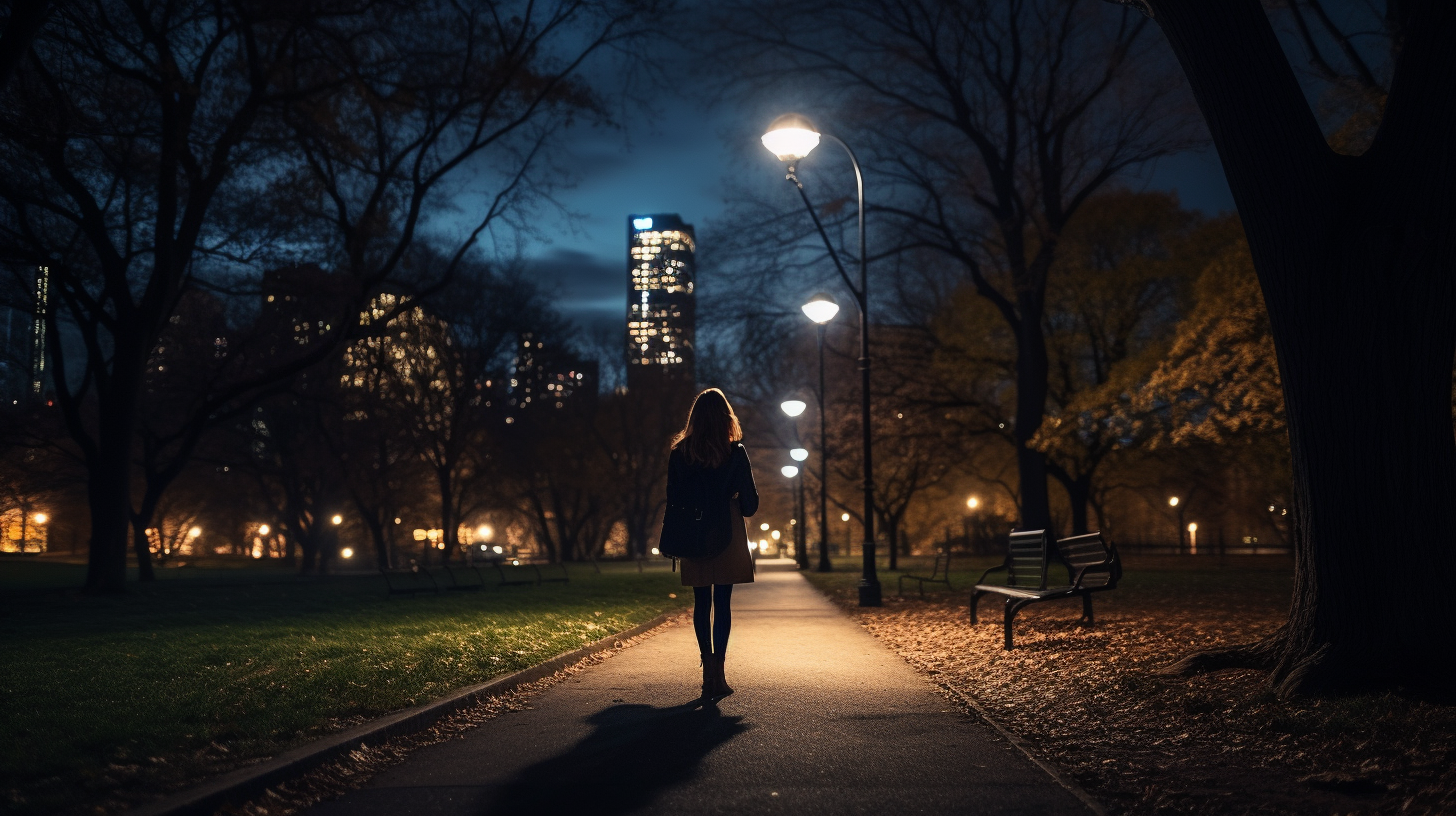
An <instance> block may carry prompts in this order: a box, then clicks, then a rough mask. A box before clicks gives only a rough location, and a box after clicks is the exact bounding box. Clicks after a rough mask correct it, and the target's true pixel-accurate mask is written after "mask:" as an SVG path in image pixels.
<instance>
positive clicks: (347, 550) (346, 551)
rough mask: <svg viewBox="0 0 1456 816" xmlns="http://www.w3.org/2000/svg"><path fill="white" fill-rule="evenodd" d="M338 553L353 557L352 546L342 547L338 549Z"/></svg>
mask: <svg viewBox="0 0 1456 816" xmlns="http://www.w3.org/2000/svg"><path fill="white" fill-rule="evenodd" d="M339 555H342V556H344V557H345V558H353V557H354V548H353V547H345V548H344V549H342V550H340V551H339Z"/></svg>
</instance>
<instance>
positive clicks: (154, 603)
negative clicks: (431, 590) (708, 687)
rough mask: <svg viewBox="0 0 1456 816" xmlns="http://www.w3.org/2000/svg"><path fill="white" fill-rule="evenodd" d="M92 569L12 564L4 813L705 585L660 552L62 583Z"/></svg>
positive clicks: (548, 653)
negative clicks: (422, 578)
mask: <svg viewBox="0 0 1456 816" xmlns="http://www.w3.org/2000/svg"><path fill="white" fill-rule="evenodd" d="M82 570H83V568H81V567H79V566H74V565H65V564H55V563H46V562H36V561H30V560H26V561H5V562H0V614H3V618H4V620H5V626H4V627H0V651H3V654H4V655H5V657H4V660H3V662H0V695H3V697H4V699H5V705H4V706H0V769H3V770H0V774H3V783H0V785H3V790H4V791H5V795H6V799H7V801H6V803H5V804H6V807H5V809H6V810H7V811H9V812H14V813H23V814H30V813H49V812H53V811H56V810H60V809H63V808H74V807H77V806H82V805H86V806H93V805H99V806H100V807H101V808H102V810H103V811H111V810H115V809H117V808H118V807H119V806H124V805H128V804H132V803H135V802H138V801H144V800H145V799H146V798H149V797H151V796H155V795H157V794H159V793H161V792H163V791H165V790H167V789H170V788H174V787H178V786H181V785H183V784H186V783H187V782H189V781H195V780H196V779H197V778H198V777H200V776H204V775H207V774H211V773H216V772H218V771H221V770H225V769H227V768H229V767H233V766H236V765H238V764H242V763H244V762H246V761H248V760H250V759H253V758H257V757H263V756H268V755H272V754H275V753H277V752H278V751H279V750H280V749H282V748H286V747H288V746H292V745H296V744H298V743H301V742H305V741H307V740H309V739H312V738H315V737H318V736H320V735H322V734H325V733H328V732H331V731H336V730H339V729H341V728H344V727H347V726H350V725H353V724H355V723H357V722H362V721H364V720H366V719H368V718H372V717H375V716H378V715H381V714H384V713H387V712H390V711H395V710H398V709H401V708H406V707H409V706H413V705H417V704H421V703H425V702H427V701H429V700H431V699H435V698H438V697H441V696H443V695H444V694H445V693H447V692H449V691H450V690H452V689H455V688H458V687H460V686H465V685H469V684H472V683H477V682H481V681H483V680H487V679H490V678H491V677H494V676H497V675H503V674H507V673H509V672H512V671H516V670H519V669H522V668H525V667H527V666H530V665H533V664H535V663H539V662H541V661H543V660H546V659H548V658H550V657H552V656H554V655H556V654H560V653H561V652H565V651H569V650H571V649H574V648H577V647H580V646H581V645H582V644H584V643H586V642H589V641H593V640H597V639H599V638H602V637H605V636H606V635H608V634H611V633H613V632H617V631H621V630H623V629H627V628H630V627H632V626H634V625H636V624H638V623H642V622H643V621H647V620H650V619H652V618H653V617H656V616H657V615H659V614H661V613H663V612H667V611H671V610H676V609H679V608H682V607H684V606H685V605H687V604H688V603H689V602H690V601H691V598H692V595H691V593H684V592H682V591H681V589H682V588H681V586H679V583H680V582H679V576H677V575H675V574H672V573H670V572H668V571H667V570H666V569H665V568H663V567H662V566H661V565H658V566H657V567H656V568H653V569H649V570H648V571H647V572H646V573H645V574H639V573H638V572H637V568H636V566H635V565H627V564H603V565H602V574H600V575H598V574H597V573H596V572H595V571H594V570H593V569H592V568H591V566H590V565H581V566H577V565H572V567H571V582H570V583H566V584H560V583H557V584H542V585H540V586H515V587H494V586H488V587H487V588H486V589H485V590H484V591H483V592H451V593H446V594H443V595H426V596H414V597H403V598H401V597H394V598H387V597H386V595H385V592H384V580H383V578H381V577H379V576H377V575H375V576H337V577H331V578H328V579H324V580H302V579H298V578H295V577H293V576H292V575H291V574H290V573H287V572H283V571H278V570H267V569H194V568H182V569H169V570H164V571H163V572H162V574H161V576H160V580H158V581H157V582H156V583H154V584H151V585H146V586H143V585H140V584H133V585H132V587H131V591H130V592H129V593H128V594H127V595H125V596H121V597H110V598H93V597H86V596H82V595H80V594H79V593H77V592H75V591H74V590H72V589H59V588H58V587H75V586H78V585H79V583H80V580H81V576H82V574H83V571H82ZM673 594H675V595H677V597H676V598H673V597H671V595H673Z"/></svg>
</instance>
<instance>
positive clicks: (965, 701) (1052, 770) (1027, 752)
mask: <svg viewBox="0 0 1456 816" xmlns="http://www.w3.org/2000/svg"><path fill="white" fill-rule="evenodd" d="M935 685H936V686H937V687H938V688H939V689H940V690H941V691H942V692H944V693H945V694H946V695H947V696H949V697H951V698H954V699H955V700H957V701H958V702H960V703H961V704H962V705H964V706H966V707H967V708H969V709H971V710H972V711H974V712H975V713H976V716H978V717H980V718H981V721H982V722H984V723H985V724H987V725H989V726H991V727H992V728H993V729H995V731H996V733H998V734H1000V735H1001V736H1002V737H1005V738H1006V741H1007V742H1009V743H1011V744H1012V745H1014V746H1016V750H1018V751H1020V752H1021V753H1022V754H1023V755H1024V756H1025V757H1026V758H1027V759H1029V760H1031V761H1032V762H1034V763H1036V766H1037V767H1038V768H1041V769H1042V770H1043V771H1046V774H1047V776H1050V777H1051V778H1052V779H1053V780H1055V781H1056V783H1057V784H1058V785H1061V786H1062V787H1063V788H1066V790H1067V793H1070V794H1072V795H1073V796H1075V797H1077V798H1078V799H1080V800H1081V801H1082V804H1084V805H1086V806H1087V808H1088V809H1089V810H1091V811H1092V812H1093V813H1095V814H1097V816H1107V808H1105V807H1103V805H1102V803H1101V802H1099V801H1097V800H1096V799H1095V798H1093V796H1092V794H1090V793H1088V792H1087V791H1086V790H1084V789H1083V788H1082V786H1081V785H1078V784H1077V783H1076V782H1074V781H1072V780H1071V779H1070V778H1069V777H1068V776H1067V775H1066V774H1064V773H1062V772H1061V770H1060V769H1059V768H1057V767H1056V766H1055V765H1053V764H1051V763H1050V762H1047V761H1045V760H1043V759H1041V758H1040V757H1038V756H1037V755H1036V754H1033V753H1032V752H1031V748H1029V747H1028V746H1027V744H1026V741H1025V740H1023V739H1022V738H1021V737H1019V736H1017V735H1016V734H1014V733H1012V732H1011V731H1009V730H1007V729H1006V728H1005V727H1004V726H1002V725H1001V723H999V722H996V720H995V719H994V718H993V717H992V716H991V714H990V713H989V712H987V711H986V709H985V708H983V707H982V706H981V704H980V703H978V702H976V699H975V698H974V697H972V696H971V695H969V694H966V693H965V692H963V691H960V690H959V689H956V688H952V687H951V686H950V684H948V683H941V682H936V683H935Z"/></svg>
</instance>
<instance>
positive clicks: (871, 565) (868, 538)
mask: <svg viewBox="0 0 1456 816" xmlns="http://www.w3.org/2000/svg"><path fill="white" fill-rule="evenodd" d="M823 138H828V139H830V140H832V141H834V142H837V143H838V144H839V146H840V147H842V148H844V152H845V153H847V154H849V162H850V164H852V165H853V166H854V183H855V193H856V195H857V197H858V199H857V200H858V202H859V212H858V219H859V286H858V287H856V286H855V285H854V282H853V281H851V280H850V279H849V273H848V272H846V271H845V269H844V264H843V263H841V262H840V260H839V253H837V252H835V251H834V244H833V243H832V242H831V241H830V240H829V233H827V232H825V231H824V225H823V224H822V223H820V221H819V213H818V211H817V210H815V209H814V205H813V204H811V203H810V202H809V195H808V193H806V192H804V184H803V183H802V182H800V181H799V177H798V173H797V169H796V164H797V163H798V161H799V160H800V159H802V158H804V157H805V156H808V155H809V154H810V153H811V152H812V151H813V150H814V148H815V147H818V146H819V141H820V139H823ZM763 146H764V147H766V148H768V150H769V152H770V153H773V154H774V156H775V157H776V158H778V160H779V161H782V162H784V163H786V164H787V165H788V168H787V172H786V173H785V174H784V178H785V179H786V180H787V181H789V182H790V183H791V184H793V185H794V189H796V190H798V191H799V198H800V199H802V200H803V202H804V206H805V207H806V208H807V209H808V210H809V217H810V218H811V219H813V221H814V228H815V229H817V230H818V231H819V237H820V238H822V239H823V240H824V246H825V248H827V249H828V250H829V257H830V259H832V260H833V261H834V268H835V269H836V270H838V271H839V276H840V277H841V278H842V279H843V280H844V284H845V286H847V287H848V288H849V291H850V293H851V294H853V295H854V300H855V304H856V305H857V306H859V372H860V414H861V422H860V425H861V427H862V430H863V434H864V439H863V445H864V572H863V575H862V577H861V578H860V582H859V605H860V606H879V605H880V579H879V576H878V575H877V574H876V573H875V521H874V518H875V480H874V463H873V461H872V459H871V457H870V451H871V449H872V445H871V441H872V431H871V428H870V316H869V297H868V295H869V265H868V258H867V257H866V255H865V199H864V173H863V171H862V170H861V169H860V166H859V159H858V158H857V157H856V156H855V155H854V151H853V150H851V149H850V148H849V145H847V144H845V143H844V140H843V139H840V138H838V137H836V136H832V135H829V134H823V133H820V132H819V129H818V128H816V127H814V123H813V122H810V121H809V120H808V119H807V118H806V117H804V116H801V115H799V114H796V113H789V114H785V115H783V116H780V117H779V118H777V119H775V120H773V122H771V123H770V124H769V126H768V131H767V132H766V133H764V134H763ZM816 303H817V304H824V305H815V304H816ZM830 304H832V305H833V308H832V309H831V308H830ZM811 308H812V309H814V311H811ZM838 311H839V305H838V304H837V303H834V299H833V298H831V297H829V296H827V295H824V296H822V297H821V296H818V295H816V296H815V297H814V298H813V299H812V300H810V302H809V303H806V304H804V314H806V315H809V319H810V320H813V321H814V322H815V323H818V324H819V325H820V327H821V328H820V337H821V338H822V337H823V328H822V327H823V325H824V324H825V323H826V322H828V321H829V320H830V319H832V318H833V317H834V315H835V313H837V312H838ZM816 312H821V313H823V312H827V315H826V316H824V317H823V319H822V320H821V319H820V318H819V317H816V315H815V313H816ZM820 360H821V361H822V360H823V341H822V339H821V341H820ZM820 379H821V381H822V380H823V366H822V363H821V367H820ZM819 398H820V400H821V401H822V400H823V398H824V397H823V389H822V388H821V389H820V397H819ZM820 417H821V419H820V422H821V423H822V422H823V419H822V417H823V412H822V411H821V412H820ZM821 465H822V463H821ZM821 487H823V485H821ZM819 569H820V570H827V569H829V558H828V550H827V549H826V550H825V551H824V554H823V555H822V556H821V559H820V563H819Z"/></svg>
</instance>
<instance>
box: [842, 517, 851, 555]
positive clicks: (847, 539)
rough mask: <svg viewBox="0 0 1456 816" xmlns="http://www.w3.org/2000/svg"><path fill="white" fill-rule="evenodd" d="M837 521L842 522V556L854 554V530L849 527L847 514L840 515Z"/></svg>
mask: <svg viewBox="0 0 1456 816" xmlns="http://www.w3.org/2000/svg"><path fill="white" fill-rule="evenodd" d="M839 520H840V521H842V522H844V554H845V555H850V554H851V553H853V552H854V528H852V527H850V526H849V514H848V513H840V514H839Z"/></svg>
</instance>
